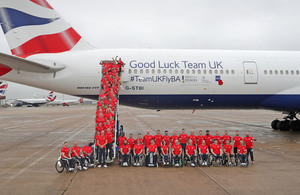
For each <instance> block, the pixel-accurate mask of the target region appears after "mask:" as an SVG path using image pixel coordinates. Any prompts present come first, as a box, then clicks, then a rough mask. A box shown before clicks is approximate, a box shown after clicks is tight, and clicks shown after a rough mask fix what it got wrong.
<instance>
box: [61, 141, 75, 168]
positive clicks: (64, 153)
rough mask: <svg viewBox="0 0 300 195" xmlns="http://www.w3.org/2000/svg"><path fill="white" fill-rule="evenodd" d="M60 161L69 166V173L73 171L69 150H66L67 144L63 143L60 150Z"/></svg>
mask: <svg viewBox="0 0 300 195" xmlns="http://www.w3.org/2000/svg"><path fill="white" fill-rule="evenodd" d="M60 154H61V159H62V160H64V161H65V162H66V163H67V164H68V165H69V171H73V170H74V159H73V158H72V157H71V154H70V149H69V148H68V142H67V141H66V142H64V147H62V149H61V150H60Z"/></svg>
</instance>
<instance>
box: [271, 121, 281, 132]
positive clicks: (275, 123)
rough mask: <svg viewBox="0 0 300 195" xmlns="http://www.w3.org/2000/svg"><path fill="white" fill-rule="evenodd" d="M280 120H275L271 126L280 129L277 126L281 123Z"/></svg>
mask: <svg viewBox="0 0 300 195" xmlns="http://www.w3.org/2000/svg"><path fill="white" fill-rule="evenodd" d="M279 122H280V121H279V120H277V119H276V120H273V121H272V123H271V127H272V129H274V130H278V127H277V124H278V123H279Z"/></svg>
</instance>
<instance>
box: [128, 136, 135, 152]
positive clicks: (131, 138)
mask: <svg viewBox="0 0 300 195" xmlns="http://www.w3.org/2000/svg"><path fill="white" fill-rule="evenodd" d="M127 142H128V144H129V146H130V151H131V155H132V156H133V147H134V143H135V139H133V135H132V133H130V134H129V138H128V139H127Z"/></svg>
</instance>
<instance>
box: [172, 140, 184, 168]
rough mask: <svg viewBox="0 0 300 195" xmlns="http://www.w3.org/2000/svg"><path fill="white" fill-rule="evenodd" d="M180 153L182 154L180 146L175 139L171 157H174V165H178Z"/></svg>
mask: <svg viewBox="0 0 300 195" xmlns="http://www.w3.org/2000/svg"><path fill="white" fill-rule="evenodd" d="M181 154H182V147H181V145H180V144H179V141H178V140H176V141H175V144H174V145H173V146H172V157H173V159H174V164H175V167H179V166H180V164H179V162H180V159H181Z"/></svg>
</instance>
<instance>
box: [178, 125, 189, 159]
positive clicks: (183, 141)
mask: <svg viewBox="0 0 300 195" xmlns="http://www.w3.org/2000/svg"><path fill="white" fill-rule="evenodd" d="M187 139H188V135H187V134H186V133H185V130H184V129H182V131H181V134H180V135H179V140H180V145H181V147H182V150H183V153H184V156H185V155H186V150H185V148H186V142H187Z"/></svg>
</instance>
